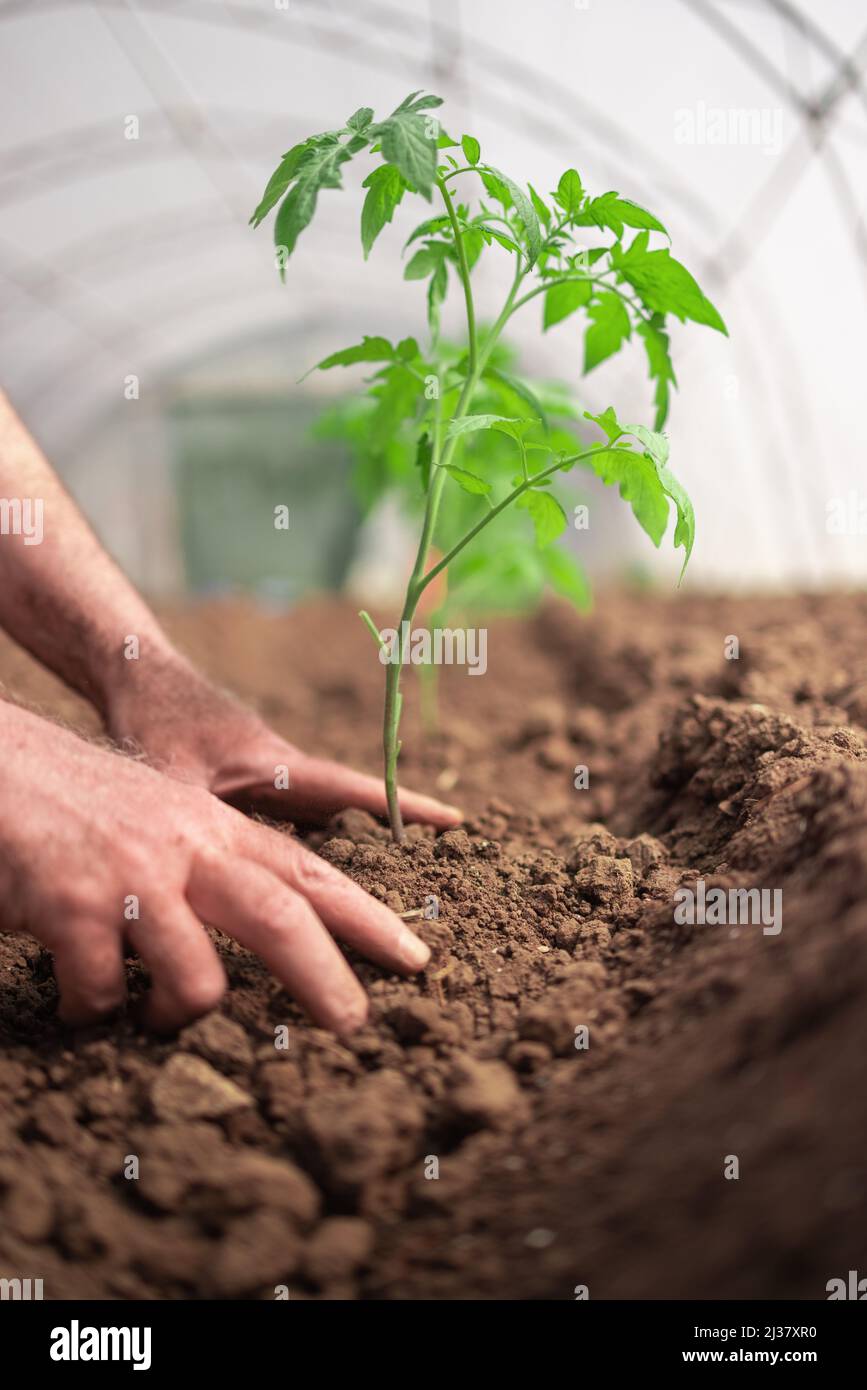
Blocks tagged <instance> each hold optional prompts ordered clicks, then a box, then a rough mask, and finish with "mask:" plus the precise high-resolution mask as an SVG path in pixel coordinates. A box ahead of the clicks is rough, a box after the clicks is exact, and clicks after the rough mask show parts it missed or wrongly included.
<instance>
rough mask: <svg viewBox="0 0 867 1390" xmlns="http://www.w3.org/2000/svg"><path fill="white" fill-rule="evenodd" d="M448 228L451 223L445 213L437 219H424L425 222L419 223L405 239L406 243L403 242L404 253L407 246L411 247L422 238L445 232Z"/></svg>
mask: <svg viewBox="0 0 867 1390" xmlns="http://www.w3.org/2000/svg"><path fill="white" fill-rule="evenodd" d="M450 226H451V221H450V219H449V218H448V217H447V216H446V215H445V213H442V214H441V215H440V216H439V217H428V218H426V219H425V221H424V222H420V223H419V224H418V226H417V227H416V229H415V231H414V232H413V233H412V234H411V235H410V236H408V237H407V239H406V241H405V242H404V247H403V249H404V251H405V250H406V248H407V246H411V245H412V243H413V242H414V241H419V240H420V239H421V238H422V237H425V236H434V235H436V233H438V232H443V231H445V229H446V228H447V227H450Z"/></svg>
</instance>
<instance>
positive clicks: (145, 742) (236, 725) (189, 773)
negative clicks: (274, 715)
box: [107, 658, 462, 830]
mask: <svg viewBox="0 0 867 1390" xmlns="http://www.w3.org/2000/svg"><path fill="white" fill-rule="evenodd" d="M107 723H108V729H109V733H110V734H111V735H112V737H113V738H115V739H116V740H117V741H118V742H119V743H121V744H126V745H128V746H130V747H131V748H133V749H140V750H141V751H142V752H144V754H145V756H146V757H147V759H148V761H149V762H151V763H152V764H154V765H155V766H157V767H159V768H160V769H162V770H163V771H166V772H168V773H170V774H171V775H172V776H175V777H181V778H184V779H185V780H187V781H190V782H193V783H195V784H197V785H198V786H202V787H207V789H208V790H209V791H211V792H213V793H214V795H215V796H219V797H221V798H222V799H223V800H224V801H228V802H230V803H231V804H233V805H237V806H243V807H244V808H245V809H256V810H259V811H262V812H264V813H266V814H268V815H270V816H272V817H273V818H274V819H278V820H279V819H284V820H285V819H297V820H299V821H304V822H311V821H322V820H325V819H327V817H328V816H329V815H331V814H332V813H333V812H335V811H339V810H343V809H344V808H345V807H347V806H358V807H360V808H361V809H362V810H365V811H370V812H372V813H373V814H374V815H380V816H384V815H385V814H386V803H385V789H384V787H383V782H382V779H381V778H378V777H369V776H367V775H366V774H364V773H361V772H355V771H353V770H352V769H351V768H347V767H343V766H342V765H341V764H340V763H336V762H332V761H330V760H329V759H327V758H314V757H311V756H310V755H309V754H307V753H303V752H302V751H301V749H299V748H296V747H295V745H294V744H291V743H288V742H287V741H286V740H285V739H283V738H281V737H280V736H279V735H278V734H276V733H275V732H274V731H273V730H272V729H269V728H268V726H267V724H265V723H264V721H263V720H262V719H260V718H259V716H258V715H257V714H255V713H254V712H253V711H252V710H250V709H247V708H246V707H245V706H244V705H242V704H241V703H240V702H239V701H238V700H236V699H234V697H233V696H231V695H229V694H227V693H226V692H225V691H222V690H219V689H217V687H215V686H214V685H212V684H211V682H210V681H208V680H207V679H206V678H205V677H204V676H202V675H200V674H199V673H198V672H197V671H195V670H194V668H193V667H192V666H190V665H188V664H187V663H186V662H185V661H183V660H182V659H181V658H177V659H172V660H168V661H167V660H164V659H160V660H154V662H153V664H152V666H151V667H150V668H149V669H148V668H145V671H144V672H142V673H141V674H140V675H139V674H138V673H136V679H135V680H127V681H125V682H124V683H123V684H122V685H119V687H118V689H117V690H116V691H115V692H114V695H113V697H112V699H111V700H110V702H109V709H108V717H107ZM401 810H402V812H403V815H404V818H405V819H406V820H410V821H425V822H427V824H429V825H433V826H436V827H437V829H440V830H445V829H448V828H449V827H451V826H454V825H457V824H458V823H459V822H460V821H461V819H462V815H461V812H460V811H459V810H458V809H457V808H456V807H454V806H447V805H445V804H444V803H443V802H441V801H436V800H435V799H434V798H433V797H429V796H422V795H421V794H420V793H417V792H410V791H402V792H401Z"/></svg>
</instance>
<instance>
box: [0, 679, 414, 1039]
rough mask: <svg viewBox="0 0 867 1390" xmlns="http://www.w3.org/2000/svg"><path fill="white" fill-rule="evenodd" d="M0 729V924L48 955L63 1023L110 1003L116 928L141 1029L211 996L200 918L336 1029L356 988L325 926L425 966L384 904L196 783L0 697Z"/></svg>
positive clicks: (183, 1017)
mask: <svg viewBox="0 0 867 1390" xmlns="http://www.w3.org/2000/svg"><path fill="white" fill-rule="evenodd" d="M0 739H2V742H3V745H4V749H5V755H4V775H3V786H2V793H0V904H2V908H0V923H2V926H3V927H4V928H5V929H6V930H11V931H18V932H27V933H29V934H31V935H32V936H35V937H36V938H37V939H38V940H39V941H41V942H42V943H43V945H45V946H46V947H47V948H48V949H49V950H50V951H51V952H52V954H53V957H54V973H55V976H56V978H57V982H58V986H59V989H60V1014H61V1017H62V1018H63V1019H64V1020H65V1021H66V1022H68V1023H71V1024H81V1023H86V1022H91V1021H94V1020H96V1019H98V1018H100V1017H102V1016H104V1015H105V1014H107V1013H110V1012H112V1011H113V1010H114V1009H115V1008H117V1007H118V1006H119V1005H120V1004H121V1003H122V1001H123V998H124V994H125V971H124V939H125V938H126V940H128V941H129V943H130V944H131V945H132V947H133V948H134V949H135V950H136V951H137V952H138V954H139V955H140V957H141V958H142V960H143V962H144V963H145V965H146V966H147V967H148V969H149V971H150V974H151V977H152V988H151V991H150V994H149V996H148V999H147V1004H146V1009H145V1021H146V1022H147V1023H148V1024H149V1025H150V1026H152V1027H155V1028H157V1029H160V1030H172V1029H174V1028H177V1027H179V1026H181V1025H182V1024H184V1023H186V1022H188V1021H189V1020H190V1019H192V1018H195V1017H197V1016H198V1015H199V1014H202V1013H205V1012H207V1011H208V1010H209V1009H212V1008H214V1007H215V1006H216V1005H217V1004H218V1003H219V1001H220V999H221V998H222V995H223V993H224V991H225V988H226V977H225V972H224V970H223V967H222V965H221V963H220V959H219V957H218V955H217V952H216V950H215V949H214V946H213V944H212V943H211V941H210V939H209V937H208V935H207V933H206V932H205V931H204V929H203V923H205V922H207V923H208V924H209V925H210V926H214V927H217V928H219V929H220V930H221V931H223V932H225V933H226V934H227V935H229V936H231V937H233V938H234V939H235V940H236V941H237V942H239V943H240V944H241V945H242V946H244V947H246V948H248V949H249V950H251V951H254V952H255V953H256V954H257V955H258V956H260V957H261V959H262V960H263V961H264V962H265V964H266V965H267V966H268V968H269V969H270V970H271V972H272V973H273V974H274V975H275V976H276V977H277V979H278V980H280V982H281V983H282V984H283V985H284V986H285V988H286V989H287V990H288V991H289V993H290V994H292V995H293V997H294V998H295V999H296V1000H297V1001H298V1002H299V1003H300V1004H301V1005H303V1006H304V1008H306V1009H307V1010H308V1012H309V1013H310V1014H311V1016H312V1017H313V1019H314V1020H315V1021H316V1022H317V1023H319V1024H321V1025H322V1026H323V1027H327V1028H332V1029H334V1031H335V1032H338V1033H348V1032H350V1031H352V1030H353V1029H354V1028H357V1027H359V1026H360V1025H361V1024H362V1023H363V1022H364V1020H365V1018H366V1015H367V1000H366V997H365V994H364V991H363V989H362V987H361V985H360V984H359V982H358V980H357V979H356V977H355V975H354V974H353V972H352V971H351V969H350V968H349V966H348V964H347V962H346V960H345V959H344V957H343V955H342V953H341V951H340V950H339V949H338V947H337V945H336V943H335V940H334V937H335V936H336V937H338V938H339V939H340V940H341V941H343V942H344V943H345V944H347V945H349V946H352V947H355V948H356V949H357V950H359V951H361V952H363V954H365V955H366V956H368V957H370V959H372V960H375V961H377V962H378V963H380V964H381V965H383V966H385V967H386V968H387V969H390V970H396V971H400V972H401V973H411V972H413V971H416V970H419V969H421V968H422V967H423V966H424V965H425V964H426V962H427V960H428V958H429V951H428V949H427V947H426V946H425V945H424V943H423V942H421V941H420V940H419V939H418V937H416V936H415V935H414V934H413V933H412V932H411V931H410V930H409V928H408V927H406V926H405V925H404V923H403V922H401V920H400V918H399V917H397V916H396V915H395V914H394V913H393V912H391V911H390V910H389V909H388V908H387V907H385V906H384V905H383V904H382V903H379V902H377V901H376V900H375V899H374V898H371V897H370V896H369V895H368V894H367V893H365V892H364V891H363V890H362V889H361V888H359V887H358V886H357V885H356V884H354V883H352V882H351V880H350V879H348V878H346V877H345V876H344V875H343V874H341V873H339V872H338V871H337V870H336V869H334V868H332V867H331V865H329V864H327V863H326V862H325V861H324V860H322V859H320V858H319V857H318V856H317V855H315V854H312V853H310V852H309V851H308V850H306V849H304V848H303V847H302V846H301V845H300V844H298V843H297V841H295V840H293V839H292V838H291V837H290V836H289V835H286V834H283V833H281V832H280V831H278V830H274V829H271V828H270V827H268V826H265V825H262V824H260V823H257V822H256V821H253V820H250V819H248V818H247V817H245V816H243V815H241V813H240V812H238V811H236V810H234V809H232V808H231V807H230V806H227V805H224V804H223V803H222V802H221V801H219V800H217V798H216V797H214V796H212V795H211V794H210V793H209V792H208V791H206V790H205V789H204V788H203V787H202V786H197V785H194V784H193V783H190V782H186V781H182V780H178V779H173V778H170V777H166V776H165V775H164V774H162V773H160V772H158V771H156V770H154V769H153V768H151V767H148V766H147V765H146V764H144V763H143V762H141V761H138V760H135V759H133V758H128V757H124V756H123V755H122V754H118V753H115V752H111V751H108V750H106V749H104V748H101V747H98V746H96V745H94V744H92V743H88V742H86V741H85V740H83V739H80V738H78V737H77V736H76V735H74V734H72V733H70V732H68V731H67V730H65V729H62V728H60V727H58V726H57V725H55V724H52V723H50V722H48V721H47V720H44V719H41V718H39V717H38V716H36V715H34V714H31V713H29V712H28V711H26V710H22V709H19V708H18V707H16V706H14V705H10V704H6V703H4V702H0ZM132 905H135V911H136V912H137V914H138V915H134V914H133V913H132V910H131V909H132ZM331 933H333V935H332V934H331Z"/></svg>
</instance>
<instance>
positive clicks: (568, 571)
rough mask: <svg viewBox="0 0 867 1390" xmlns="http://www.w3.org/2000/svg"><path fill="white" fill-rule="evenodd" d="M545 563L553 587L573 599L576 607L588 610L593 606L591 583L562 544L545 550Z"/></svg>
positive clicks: (546, 573)
mask: <svg viewBox="0 0 867 1390" xmlns="http://www.w3.org/2000/svg"><path fill="white" fill-rule="evenodd" d="M543 565H544V569H545V578H546V579H547V581H548V583H549V584H550V585H551V588H552V589H553V590H554V591H555V592H556V593H558V594H562V595H563V597H564V598H568V599H571V600H572V602H573V603H574V604H575V607H576V608H578V609H580V610H581V611H582V612H586V611H587V610H588V609H589V608H590V606H591V595H590V585H589V584H588V582H587V576H586V574H585V573H584V571H583V569H582V568H581V566H580V565H579V564H578V561H577V560H576V559H575V558H574V557H573V556H572V555H570V554H569V552H568V550H563V549H562V548H561V547H560V546H557V545H555V546H551V547H550V548H549V549H547V550H546V551H545V552H544V559H543Z"/></svg>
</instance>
